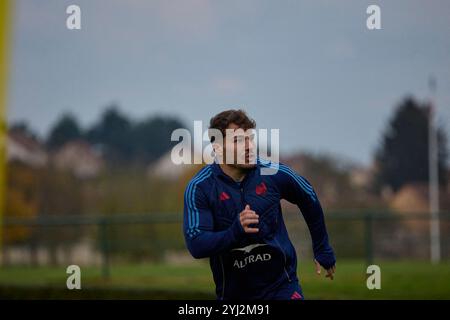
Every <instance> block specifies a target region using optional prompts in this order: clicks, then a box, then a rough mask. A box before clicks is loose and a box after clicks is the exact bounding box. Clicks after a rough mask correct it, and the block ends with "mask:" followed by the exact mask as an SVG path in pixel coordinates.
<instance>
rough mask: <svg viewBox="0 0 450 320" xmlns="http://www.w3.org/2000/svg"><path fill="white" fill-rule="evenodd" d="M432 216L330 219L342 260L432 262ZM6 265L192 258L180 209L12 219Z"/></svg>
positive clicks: (303, 250)
mask: <svg viewBox="0 0 450 320" xmlns="http://www.w3.org/2000/svg"><path fill="white" fill-rule="evenodd" d="M284 218H285V224H286V226H287V229H288V232H289V236H290V238H291V241H292V242H293V244H294V246H295V248H296V250H297V254H298V257H299V259H300V260H302V259H312V248H311V239H310V235H309V231H308V228H307V226H306V224H305V222H304V220H303V219H302V217H301V215H300V214H299V213H294V212H286V213H285V214H284ZM430 222H431V218H430V215H429V214H414V215H412V214H408V215H406V214H404V215H399V214H393V213H388V212H385V213H380V212H366V213H361V212H359V213H349V212H332V213H328V214H327V216H326V223H327V228H328V232H329V236H330V242H331V244H332V246H333V247H334V249H335V251H336V255H337V258H338V260H339V259H365V261H366V263H367V264H372V263H374V262H375V261H376V260H378V259H396V260H397V259H398V260H405V259H411V260H413V259H420V260H429V259H430ZM440 231H441V232H440V234H441V238H440V244H441V256H442V259H444V260H445V259H449V258H450V232H449V231H450V214H449V213H440ZM2 237H3V241H2V243H3V246H2V248H1V249H2V250H1V264H2V265H6V266H11V265H31V266H40V265H66V266H67V265H70V264H78V265H96V266H98V267H99V268H101V269H102V275H103V276H104V277H109V275H110V269H111V266H112V265H114V264H132V263H140V262H161V261H163V262H166V263H174V264H179V263H189V262H192V261H193V258H192V257H191V256H190V255H189V253H188V252H187V250H186V247H185V242H184V237H183V234H182V215H181V214H141V215H113V216H95V215H84V216H38V217H36V218H32V219H25V218H13V217H8V218H5V219H4V221H3V234H2Z"/></svg>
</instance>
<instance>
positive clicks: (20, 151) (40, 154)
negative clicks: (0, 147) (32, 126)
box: [6, 130, 48, 167]
mask: <svg viewBox="0 0 450 320" xmlns="http://www.w3.org/2000/svg"><path fill="white" fill-rule="evenodd" d="M6 139H7V141H6V159H7V161H8V162H14V161H17V162H21V163H24V164H26V165H29V166H31V167H43V166H45V165H46V164H47V162H48V155H47V152H46V151H45V148H44V146H43V145H42V144H41V143H40V142H39V141H38V140H37V139H35V138H34V137H32V136H30V135H29V134H27V133H26V132H23V131H21V130H10V131H8V134H7V137H6Z"/></svg>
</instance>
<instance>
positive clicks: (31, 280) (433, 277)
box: [0, 261, 450, 299]
mask: <svg viewBox="0 0 450 320" xmlns="http://www.w3.org/2000/svg"><path fill="white" fill-rule="evenodd" d="M202 262H204V263H198V264H193V265H184V266H175V265H166V264H140V265H114V266H113V267H112V268H111V274H110V277H109V278H108V279H105V278H103V277H102V275H101V270H100V268H96V267H83V266H81V269H82V276H81V286H82V290H72V291H70V290H67V289H66V279H67V276H68V275H67V274H66V273H65V271H66V270H65V268H64V267H24V266H23V267H1V268H0V298H106V299H108V298H124V299H127V298H130V299H198V298H200V299H208V298H210V299H214V284H213V280H212V275H211V271H210V269H209V265H208V264H207V263H206V262H207V261H202ZM377 264H378V265H379V266H380V268H381V290H368V289H367V287H366V278H367V275H366V273H365V271H366V269H365V265H364V263H363V262H362V261H340V262H339V264H338V265H337V274H336V277H335V279H334V280H333V281H330V280H329V279H326V278H325V277H324V275H322V276H317V275H316V274H315V273H314V266H313V264H312V263H307V262H306V261H301V263H300V266H299V277H300V281H301V285H302V287H303V290H304V294H305V296H306V298H307V299H450V263H448V262H446V263H441V264H439V265H431V264H429V263H428V262H418V261H402V262H392V261H382V262H377Z"/></svg>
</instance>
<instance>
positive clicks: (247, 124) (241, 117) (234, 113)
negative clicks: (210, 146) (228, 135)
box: [209, 109, 256, 142]
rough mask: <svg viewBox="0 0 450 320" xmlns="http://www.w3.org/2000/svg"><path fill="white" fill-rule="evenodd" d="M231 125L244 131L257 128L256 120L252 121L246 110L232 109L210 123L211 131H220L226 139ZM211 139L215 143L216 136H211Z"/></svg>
mask: <svg viewBox="0 0 450 320" xmlns="http://www.w3.org/2000/svg"><path fill="white" fill-rule="evenodd" d="M231 123H234V124H235V125H237V126H238V127H239V128H241V129H243V130H248V129H254V128H256V122H255V120H253V119H250V118H249V117H248V116H247V114H246V113H245V111H244V110H241V109H239V110H234V109H231V110H225V111H222V112H220V113H218V114H216V115H215V116H214V117H212V118H211V120H210V121H209V129H218V130H220V131H221V132H222V136H223V137H224V138H225V130H226V129H227V128H228V126H229V125H230V124H231ZM209 139H210V141H211V142H214V136H211V134H210V135H209Z"/></svg>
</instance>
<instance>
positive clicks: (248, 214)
mask: <svg viewBox="0 0 450 320" xmlns="http://www.w3.org/2000/svg"><path fill="white" fill-rule="evenodd" d="M239 220H240V221H241V225H242V227H243V228H244V231H245V232H246V233H257V232H258V231H259V229H258V228H250V227H249V225H251V224H257V223H258V222H259V216H258V215H257V214H256V212H255V211H253V210H250V206H249V205H248V204H247V205H246V206H245V209H244V210H242V212H241V213H240V214H239Z"/></svg>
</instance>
